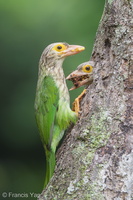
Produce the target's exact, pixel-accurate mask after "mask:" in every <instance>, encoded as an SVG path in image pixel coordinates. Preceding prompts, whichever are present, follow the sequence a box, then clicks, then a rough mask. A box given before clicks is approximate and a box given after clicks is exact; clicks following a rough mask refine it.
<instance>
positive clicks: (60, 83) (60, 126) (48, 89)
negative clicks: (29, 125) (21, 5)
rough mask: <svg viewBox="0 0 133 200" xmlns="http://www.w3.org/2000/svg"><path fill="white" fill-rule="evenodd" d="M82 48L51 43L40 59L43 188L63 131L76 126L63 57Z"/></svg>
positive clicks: (38, 107)
mask: <svg viewBox="0 0 133 200" xmlns="http://www.w3.org/2000/svg"><path fill="white" fill-rule="evenodd" d="M84 49H85V48H84V47H83V46H79V45H69V44H67V43H61V42H60V43H53V44H51V45H49V46H47V47H46V48H45V49H44V51H43V53H42V55H41V58H40V62H39V73H38V83H37V90H36V98H35V115H36V121H37V126H38V129H39V132H40V135H41V140H42V143H43V146H44V149H45V154H46V175H45V181H44V187H46V185H47V184H48V182H49V180H50V178H51V177H52V175H53V173H54V168H55V152H56V148H57V146H58V144H59V142H60V140H61V139H62V137H63V135H64V131H65V130H66V128H67V127H68V126H69V124H70V122H74V123H75V122H76V120H77V116H76V114H75V112H73V111H72V110H71V109H70V102H69V101H70V100H69V92H68V89H67V86H66V81H65V76H64V72H63V69H62V63H63V61H64V59H65V57H67V56H70V55H74V54H77V53H79V52H81V51H83V50H84Z"/></svg>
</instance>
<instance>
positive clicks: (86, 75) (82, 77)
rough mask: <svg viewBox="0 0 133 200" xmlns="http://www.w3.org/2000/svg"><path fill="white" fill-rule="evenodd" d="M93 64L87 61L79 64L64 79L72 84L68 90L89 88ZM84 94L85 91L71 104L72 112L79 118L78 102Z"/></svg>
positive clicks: (91, 80)
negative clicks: (82, 87)
mask: <svg viewBox="0 0 133 200" xmlns="http://www.w3.org/2000/svg"><path fill="white" fill-rule="evenodd" d="M94 65H95V63H94V62H93V61H87V62H84V63H82V64H80V65H79V66H78V67H77V69H76V70H75V71H73V72H72V73H71V74H69V75H68V76H67V77H66V79H67V80H69V81H72V82H73V85H74V86H73V87H72V88H71V89H70V90H75V89H77V88H79V87H81V86H89V85H90V84H91V83H92V82H93V68H94ZM85 93H86V89H84V90H83V92H82V93H81V94H80V95H79V96H78V97H77V98H76V99H75V101H74V102H73V108H72V110H73V111H75V112H76V113H77V115H78V116H79V112H80V101H81V100H82V98H83V96H84V95H85Z"/></svg>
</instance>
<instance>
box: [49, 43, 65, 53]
mask: <svg viewBox="0 0 133 200" xmlns="http://www.w3.org/2000/svg"><path fill="white" fill-rule="evenodd" d="M66 48H67V47H66V46H65V45H64V44H57V45H55V46H54V47H53V48H52V50H55V51H58V52H60V51H64V50H65V49H66Z"/></svg>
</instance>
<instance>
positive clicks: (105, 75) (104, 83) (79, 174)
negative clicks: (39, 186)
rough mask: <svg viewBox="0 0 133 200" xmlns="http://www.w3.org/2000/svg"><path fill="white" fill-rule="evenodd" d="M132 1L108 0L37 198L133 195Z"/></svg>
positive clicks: (99, 199) (98, 199)
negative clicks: (70, 123)
mask: <svg viewBox="0 0 133 200" xmlns="http://www.w3.org/2000/svg"><path fill="white" fill-rule="evenodd" d="M132 6H133V5H132V2H131V1H130V0H108V1H107V2H106V5H105V9H104V14H103V17H102V20H101V23H100V25H99V28H98V32H97V36H96V41H95V45H94V49H93V53H92V60H94V61H95V62H96V65H95V69H94V81H93V83H92V85H91V86H89V88H88V89H87V94H86V96H85V97H84V99H83V100H82V102H81V109H82V114H81V118H80V120H79V121H78V123H77V124H76V125H75V126H74V128H73V129H72V131H71V133H68V134H67V136H66V138H65V140H64V142H63V144H62V146H61V148H60V149H59V150H58V152H57V166H56V170H55V174H54V176H53V178H52V180H51V182H50V184H49V185H48V187H47V188H46V190H45V191H43V192H42V195H41V196H40V198H39V200H42V199H43V200H80V199H82V200H89V199H90V200H105V199H107V200H112V199H114V200H131V199H133V115H132V113H133V108H132V105H133V102H132V99H133V93H132V89H133V76H132V75H133V74H132V72H133V63H131V49H132V47H131V43H132V38H131V28H132V27H131V20H132V13H133V11H132Z"/></svg>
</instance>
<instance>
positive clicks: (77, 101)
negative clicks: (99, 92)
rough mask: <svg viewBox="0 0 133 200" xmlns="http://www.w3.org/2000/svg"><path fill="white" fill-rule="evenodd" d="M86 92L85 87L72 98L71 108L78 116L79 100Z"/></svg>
mask: <svg viewBox="0 0 133 200" xmlns="http://www.w3.org/2000/svg"><path fill="white" fill-rule="evenodd" d="M85 94H86V89H84V90H83V92H82V93H81V94H80V95H79V96H78V97H77V98H76V99H75V100H74V102H73V104H72V110H73V111H74V112H75V113H76V114H77V116H78V117H80V101H81V100H82V98H83V96H84V95H85Z"/></svg>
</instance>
